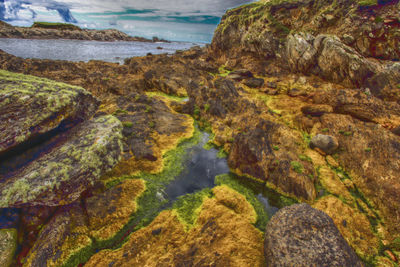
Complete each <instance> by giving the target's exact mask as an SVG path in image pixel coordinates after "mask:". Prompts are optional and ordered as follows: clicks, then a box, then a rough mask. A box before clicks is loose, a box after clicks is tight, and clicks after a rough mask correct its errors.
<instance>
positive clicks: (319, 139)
mask: <svg viewBox="0 0 400 267" xmlns="http://www.w3.org/2000/svg"><path fill="white" fill-rule="evenodd" d="M310 147H311V148H315V147H317V148H319V149H321V150H322V151H323V152H324V153H326V154H328V155H329V154H332V153H334V152H335V151H336V149H337V148H338V147H339V143H338V141H337V139H336V138H335V137H334V136H330V135H324V134H317V135H316V136H314V137H313V138H312V139H311V142H310Z"/></svg>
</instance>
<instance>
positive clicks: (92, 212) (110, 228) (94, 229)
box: [85, 180, 145, 243]
mask: <svg viewBox="0 0 400 267" xmlns="http://www.w3.org/2000/svg"><path fill="white" fill-rule="evenodd" d="M144 190H145V184H144V182H143V180H125V181H124V182H122V183H121V184H119V185H117V186H114V187H112V188H110V189H108V190H107V191H105V192H104V193H101V194H96V195H94V196H92V197H90V198H88V199H86V200H85V208H86V212H87V216H88V220H89V224H88V227H89V229H90V231H89V235H90V236H91V237H92V238H94V239H95V240H96V242H98V243H106V242H107V241H109V240H110V239H112V238H113V237H115V235H116V234H117V233H119V232H120V231H121V230H122V229H123V227H124V226H125V225H127V224H128V222H129V221H130V219H131V216H132V215H133V214H134V213H135V212H136V210H137V208H138V206H137V198H138V197H139V196H140V195H141V194H142V193H143V192H144Z"/></svg>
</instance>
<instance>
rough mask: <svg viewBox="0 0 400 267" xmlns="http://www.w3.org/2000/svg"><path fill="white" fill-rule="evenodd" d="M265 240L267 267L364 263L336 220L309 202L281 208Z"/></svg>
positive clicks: (270, 223) (268, 229) (267, 231)
mask: <svg viewBox="0 0 400 267" xmlns="http://www.w3.org/2000/svg"><path fill="white" fill-rule="evenodd" d="M264 242H265V243H264V256H265V260H266V263H267V266H363V265H362V264H361V262H360V260H359V259H358V257H357V255H356V254H355V252H354V251H353V250H352V248H351V247H350V246H349V245H348V244H347V243H346V241H345V240H344V239H343V237H342V235H341V234H340V232H339V230H338V229H337V228H336V226H335V224H334V222H333V221H332V219H331V218H330V217H329V216H328V215H326V214H325V213H324V212H322V211H319V210H316V209H313V208H311V207H310V206H309V205H308V204H296V205H292V206H289V207H285V208H283V209H281V210H279V211H278V212H277V213H276V214H275V215H274V216H273V217H272V219H271V220H270V222H269V223H268V225H267V229H266V231H265V241H264Z"/></svg>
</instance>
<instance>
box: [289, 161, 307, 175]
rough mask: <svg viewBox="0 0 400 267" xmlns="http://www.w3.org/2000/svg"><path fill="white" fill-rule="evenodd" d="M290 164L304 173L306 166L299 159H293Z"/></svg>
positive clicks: (296, 170) (295, 169)
mask: <svg viewBox="0 0 400 267" xmlns="http://www.w3.org/2000/svg"><path fill="white" fill-rule="evenodd" d="M290 165H291V166H292V168H293V170H294V171H295V172H297V173H299V174H302V173H303V171H304V166H303V164H301V163H300V162H298V161H292V162H290Z"/></svg>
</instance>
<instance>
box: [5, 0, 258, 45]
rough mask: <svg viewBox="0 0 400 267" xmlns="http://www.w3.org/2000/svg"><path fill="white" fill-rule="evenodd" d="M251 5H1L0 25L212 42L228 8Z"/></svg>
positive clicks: (185, 1) (32, 0)
mask: <svg viewBox="0 0 400 267" xmlns="http://www.w3.org/2000/svg"><path fill="white" fill-rule="evenodd" d="M249 2H252V0H196V1H192V0H112V1H109V0H62V1H59V0H0V20H3V21H6V22H8V23H10V24H12V25H16V26H30V25H32V23H33V22H34V21H47V22H68V23H74V24H76V25H78V26H80V27H83V28H92V29H109V28H115V29H118V30H121V31H123V32H126V33H128V34H130V35H133V36H141V37H146V38H151V37H153V36H157V37H159V38H164V39H167V40H172V41H189V42H205V43H207V42H210V41H211V38H212V35H213V32H214V30H215V28H216V26H217V24H218V23H219V21H220V18H221V16H222V15H223V14H224V13H225V11H226V10H227V9H229V8H232V7H236V6H238V5H241V4H244V3H249Z"/></svg>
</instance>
